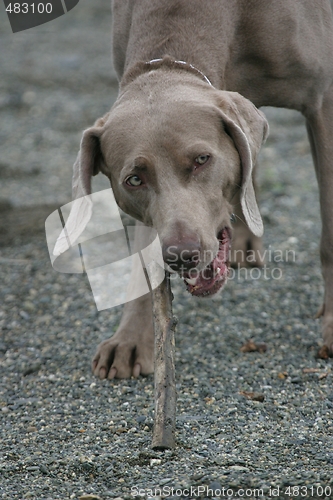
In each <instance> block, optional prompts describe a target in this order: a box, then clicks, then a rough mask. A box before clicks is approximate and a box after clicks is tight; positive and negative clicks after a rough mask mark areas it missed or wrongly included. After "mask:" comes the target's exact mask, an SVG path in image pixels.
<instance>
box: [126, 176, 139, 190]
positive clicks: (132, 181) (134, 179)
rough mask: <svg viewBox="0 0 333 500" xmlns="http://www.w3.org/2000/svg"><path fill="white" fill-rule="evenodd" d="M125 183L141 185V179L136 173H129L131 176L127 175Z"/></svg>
mask: <svg viewBox="0 0 333 500" xmlns="http://www.w3.org/2000/svg"><path fill="white" fill-rule="evenodd" d="M126 184H127V185H128V186H132V187H138V186H141V184H142V180H141V179H140V177H138V176H137V175H131V177H128V178H127V179H126Z"/></svg>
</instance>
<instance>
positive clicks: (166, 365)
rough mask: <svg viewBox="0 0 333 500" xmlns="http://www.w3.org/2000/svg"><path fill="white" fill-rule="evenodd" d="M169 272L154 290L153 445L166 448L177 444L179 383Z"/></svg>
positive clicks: (174, 320) (156, 447) (175, 322)
mask: <svg viewBox="0 0 333 500" xmlns="http://www.w3.org/2000/svg"><path fill="white" fill-rule="evenodd" d="M172 299H173V295H172V292H171V285H170V274H169V273H168V272H166V273H165V278H164V280H163V282H162V283H161V284H160V285H159V286H158V287H157V288H155V290H153V318H154V331H155V389H154V397H155V418H154V431H153V442H152V447H153V448H154V449H159V450H165V449H170V448H174V446H175V429H176V398H177V395H176V384H175V337H174V334H175V329H176V325H177V319H176V318H175V317H174V316H173V315H172Z"/></svg>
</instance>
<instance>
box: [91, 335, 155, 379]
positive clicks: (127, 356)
mask: <svg viewBox="0 0 333 500" xmlns="http://www.w3.org/2000/svg"><path fill="white" fill-rule="evenodd" d="M92 371H93V373H94V375H96V377H99V378H101V379H104V378H108V379H113V378H130V377H132V376H133V377H138V376H139V375H149V374H150V373H153V371H154V334H153V330H152V329H151V330H150V329H149V328H146V329H145V330H144V332H143V333H138V332H137V331H133V332H132V334H131V332H129V331H128V330H125V329H123V328H122V329H119V330H118V331H117V332H116V333H115V335H114V336H113V337H110V338H109V339H106V340H104V341H103V342H101V344H99V346H98V347H97V351H96V354H95V356H94V358H93V360H92Z"/></svg>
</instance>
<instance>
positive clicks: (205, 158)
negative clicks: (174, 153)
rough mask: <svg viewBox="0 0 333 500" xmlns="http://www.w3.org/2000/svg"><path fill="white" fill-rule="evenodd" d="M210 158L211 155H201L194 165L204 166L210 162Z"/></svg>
mask: <svg viewBox="0 0 333 500" xmlns="http://www.w3.org/2000/svg"><path fill="white" fill-rule="evenodd" d="M209 158H210V155H199V156H197V157H196V159H195V160H194V163H195V164H196V165H199V166H201V165H204V164H205V163H207V161H208V160H209Z"/></svg>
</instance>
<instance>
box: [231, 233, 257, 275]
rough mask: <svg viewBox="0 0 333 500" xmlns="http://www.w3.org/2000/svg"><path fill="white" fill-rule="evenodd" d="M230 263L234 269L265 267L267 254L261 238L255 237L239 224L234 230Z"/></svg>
mask: <svg viewBox="0 0 333 500" xmlns="http://www.w3.org/2000/svg"><path fill="white" fill-rule="evenodd" d="M230 262H231V265H232V267H236V268H237V267H263V266H264V264H265V253H264V249H263V245H262V241H261V238H259V237H258V236H254V234H252V233H251V231H250V230H249V229H248V228H247V227H246V226H240V225H238V224H237V226H236V227H235V230H234V234H233V238H232V245H231V255H230Z"/></svg>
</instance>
